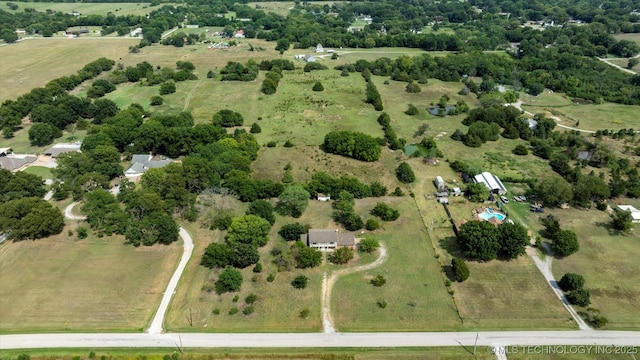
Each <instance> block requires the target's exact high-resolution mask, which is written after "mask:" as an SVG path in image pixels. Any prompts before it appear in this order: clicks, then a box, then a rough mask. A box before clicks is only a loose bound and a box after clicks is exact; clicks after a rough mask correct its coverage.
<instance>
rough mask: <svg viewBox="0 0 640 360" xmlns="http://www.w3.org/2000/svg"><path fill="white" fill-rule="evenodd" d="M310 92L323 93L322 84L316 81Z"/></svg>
mask: <svg viewBox="0 0 640 360" xmlns="http://www.w3.org/2000/svg"><path fill="white" fill-rule="evenodd" d="M311 90H313V91H324V86H322V83H321V82H320V81H316V83H315V84H314V85H313V88H312V89H311Z"/></svg>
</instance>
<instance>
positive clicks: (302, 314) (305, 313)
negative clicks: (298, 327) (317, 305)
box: [300, 308, 311, 319]
mask: <svg viewBox="0 0 640 360" xmlns="http://www.w3.org/2000/svg"><path fill="white" fill-rule="evenodd" d="M310 313H311V311H309V308H304V309H302V311H300V318H301V319H306V318H308V317H309V314H310Z"/></svg>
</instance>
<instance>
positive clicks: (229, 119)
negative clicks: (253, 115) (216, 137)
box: [212, 109, 244, 127]
mask: <svg viewBox="0 0 640 360" xmlns="http://www.w3.org/2000/svg"><path fill="white" fill-rule="evenodd" d="M212 122H213V125H219V126H222V127H232V126H242V124H243V123H244V117H243V116H242V114H240V113H237V112H235V111H231V110H228V109H224V110H220V111H218V112H217V113H215V114H214V115H213V118H212Z"/></svg>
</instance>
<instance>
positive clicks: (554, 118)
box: [505, 100, 596, 134]
mask: <svg viewBox="0 0 640 360" xmlns="http://www.w3.org/2000/svg"><path fill="white" fill-rule="evenodd" d="M505 105H511V106H513V107H515V108H516V109H518V110H520V111H522V112H523V113H525V114H527V115H530V116H534V114H533V113H530V112H528V111H527V110H523V109H522V100H518V101H517V102H514V103H512V104H505ZM549 117H550V118H551V119H553V120H555V122H556V125H558V127H561V128H564V129H568V130H575V131H580V132H583V133H587V134H595V133H596V132H595V131H593V130H583V129H578V128H574V127H571V126H567V125H562V124H560V122H561V121H562V119H560V118H559V117H557V116H555V115H550V116H549Z"/></svg>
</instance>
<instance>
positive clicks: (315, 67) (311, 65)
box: [303, 61, 327, 72]
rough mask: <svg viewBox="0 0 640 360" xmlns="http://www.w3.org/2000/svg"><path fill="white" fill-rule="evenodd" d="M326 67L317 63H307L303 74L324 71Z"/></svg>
mask: <svg viewBox="0 0 640 360" xmlns="http://www.w3.org/2000/svg"><path fill="white" fill-rule="evenodd" d="M326 69H327V67H326V66H325V65H322V64H320V63H319V62H315V61H313V62H308V63H306V64H305V65H304V69H303V71H304V72H311V71H313V70H326Z"/></svg>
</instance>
